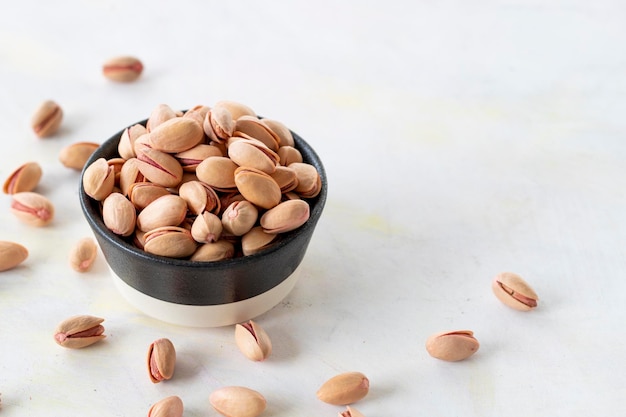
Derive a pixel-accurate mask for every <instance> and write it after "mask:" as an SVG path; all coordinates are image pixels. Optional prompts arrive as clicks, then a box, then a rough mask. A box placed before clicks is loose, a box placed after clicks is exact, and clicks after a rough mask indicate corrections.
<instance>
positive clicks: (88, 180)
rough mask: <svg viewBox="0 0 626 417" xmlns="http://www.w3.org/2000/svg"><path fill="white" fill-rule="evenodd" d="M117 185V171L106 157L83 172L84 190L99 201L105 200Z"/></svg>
mask: <svg viewBox="0 0 626 417" xmlns="http://www.w3.org/2000/svg"><path fill="white" fill-rule="evenodd" d="M114 186H115V171H114V169H113V167H112V166H110V165H109V164H108V163H107V160H106V159H104V158H98V159H96V160H95V161H93V162H92V163H91V165H89V166H88V167H87V168H86V169H85V172H84V173H83V190H84V191H85V193H86V194H87V195H88V196H89V197H91V198H93V199H94V200H97V201H102V200H104V199H105V198H106V197H107V196H108V195H109V194H111V192H112V191H113V187H114Z"/></svg>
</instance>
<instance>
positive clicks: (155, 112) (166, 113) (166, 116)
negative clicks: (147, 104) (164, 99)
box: [146, 104, 179, 132]
mask: <svg viewBox="0 0 626 417" xmlns="http://www.w3.org/2000/svg"><path fill="white" fill-rule="evenodd" d="M178 116H179V114H178V112H176V111H175V110H174V109H172V108H171V107H170V106H168V105H167V104H159V105H158V106H156V107H155V108H154V109H152V113H150V117H148V120H147V122H146V130H147V131H148V132H151V131H152V130H153V129H154V128H156V127H157V126H159V125H160V124H161V123H163V122H166V121H168V120H170V119H174V118H175V117H178Z"/></svg>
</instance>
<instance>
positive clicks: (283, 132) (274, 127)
mask: <svg viewBox="0 0 626 417" xmlns="http://www.w3.org/2000/svg"><path fill="white" fill-rule="evenodd" d="M261 123H263V124H264V125H265V126H267V127H268V128H270V130H271V131H272V132H274V134H276V136H278V138H279V143H280V146H294V143H295V142H294V140H293V135H292V134H291V130H289V128H288V127H287V126H285V125H284V124H283V123H282V122H279V121H278V120H272V119H262V120H261Z"/></svg>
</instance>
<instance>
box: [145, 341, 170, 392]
mask: <svg viewBox="0 0 626 417" xmlns="http://www.w3.org/2000/svg"><path fill="white" fill-rule="evenodd" d="M146 361H147V367H148V375H149V376H150V380H151V381H152V382H153V383H155V384H156V383H158V382H161V381H165V380H167V379H171V378H172V376H174V369H175V367H176V349H175V348H174V344H173V343H172V341H171V340H169V339H167V338H161V339H157V340H155V341H154V342H152V343H151V344H150V346H149V347H148V355H147V359H146Z"/></svg>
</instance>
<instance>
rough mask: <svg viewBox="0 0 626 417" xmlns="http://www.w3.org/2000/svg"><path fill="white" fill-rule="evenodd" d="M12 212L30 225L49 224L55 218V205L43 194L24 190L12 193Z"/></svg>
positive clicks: (40, 225)
mask: <svg viewBox="0 0 626 417" xmlns="http://www.w3.org/2000/svg"><path fill="white" fill-rule="evenodd" d="M12 197H13V201H12V202H11V212H12V213H13V214H14V215H15V217H17V218H18V219H19V220H20V221H22V222H23V223H25V224H28V225H30V226H35V227H42V226H46V225H48V224H49V223H50V222H51V221H52V219H53V218H54V205H53V204H52V202H51V201H50V200H48V199H47V198H46V197H44V196H43V195H41V194H38V193H35V192H32V191H23V192H20V193H15V194H13V195H12Z"/></svg>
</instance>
